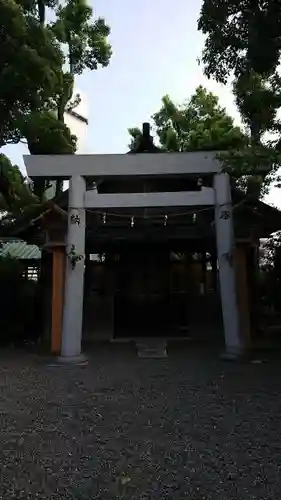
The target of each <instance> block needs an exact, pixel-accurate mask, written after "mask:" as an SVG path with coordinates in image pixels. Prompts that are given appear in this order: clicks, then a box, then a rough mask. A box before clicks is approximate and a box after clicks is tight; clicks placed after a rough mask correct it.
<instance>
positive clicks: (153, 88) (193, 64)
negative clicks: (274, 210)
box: [3, 0, 280, 203]
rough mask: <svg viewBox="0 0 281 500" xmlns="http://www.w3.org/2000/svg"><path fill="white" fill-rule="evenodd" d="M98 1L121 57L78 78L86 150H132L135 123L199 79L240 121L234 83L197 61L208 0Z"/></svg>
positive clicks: (185, 93)
mask: <svg viewBox="0 0 281 500" xmlns="http://www.w3.org/2000/svg"><path fill="white" fill-rule="evenodd" d="M90 3H91V4H92V6H93V8H94V15H95V16H96V17H97V16H101V17H104V18H105V19H106V21H107V23H108V24H109V25H110V27H111V36H110V41H111V44H112V48H113V57H112V60H111V62H110V64H109V66H108V67H107V68H104V69H100V70H98V71H95V72H87V73H84V74H83V75H82V76H80V77H78V78H77V80H76V86H77V88H78V89H79V91H80V92H81V94H82V96H83V100H84V103H83V108H86V114H87V116H88V118H89V127H88V133H87V140H86V141H85V140H84V141H83V143H84V146H83V150H81V151H79V152H83V153H125V152H126V151H127V145H128V143H129V136H128V133H127V128H128V127H132V126H140V125H141V124H142V122H144V121H150V117H151V114H152V113H153V112H155V111H157V110H158V109H159V107H160V104H161V97H162V96H163V95H165V94H169V95H170V96H171V97H172V98H173V99H174V100H175V101H176V102H179V103H181V102H182V101H184V100H185V99H188V98H189V96H190V95H191V94H192V92H193V91H194V90H195V88H196V87H197V86H198V85H204V86H206V87H207V88H208V89H209V90H211V91H213V92H214V93H216V94H217V95H218V96H219V99H220V104H221V105H223V106H225V107H226V108H227V111H228V112H229V113H230V114H231V115H232V116H233V117H234V119H235V121H236V123H239V115H238V113H237V111H236V109H235V105H234V102H233V97H232V94H231V91H230V89H229V87H222V86H220V85H218V84H217V83H215V82H212V81H208V80H207V79H206V78H205V77H204V76H203V73H202V69H201V68H200V67H199V66H198V63H197V58H198V57H199V56H200V54H201V50H202V48H203V41H204V39H203V36H202V35H201V33H199V32H198V31H197V19H198V16H199V11H200V6H201V0H192V2H191V1H188V0H175V2H174V3H171V2H170V0H141V1H140V0H139V1H136V0H130V1H129V0H119V1H117V0H95V1H94V2H93V1H92V0H90ZM74 132H75V131H74ZM3 152H5V153H6V154H7V155H8V156H9V157H10V158H11V160H12V161H14V162H15V163H17V164H19V165H20V166H21V167H22V166H23V162H22V154H24V153H25V152H26V151H25V148H24V146H22V145H18V146H9V147H6V148H4V151H3ZM278 191H279V190H277V193H278ZM277 193H276V192H275V190H274V193H271V196H270V201H271V202H274V203H278V198H279V197H280V195H279V193H278V196H277V198H276V195H277Z"/></svg>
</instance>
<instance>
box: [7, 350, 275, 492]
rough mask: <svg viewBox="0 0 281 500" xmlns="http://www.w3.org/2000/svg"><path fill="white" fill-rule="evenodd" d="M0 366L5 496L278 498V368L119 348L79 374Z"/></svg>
mask: <svg viewBox="0 0 281 500" xmlns="http://www.w3.org/2000/svg"><path fill="white" fill-rule="evenodd" d="M0 365H1V367H0V388H1V399H0V415H1V426H0V468H1V478H0V499H5V500H9V499H13V498H15V499H20V498H24V499H28V498H31V499H35V498H39V499H66V498H67V499H78V500H84V499H85V500H86V499H87V500H88V499H98V498H101V499H103V500H107V499H110V500H117V499H125V500H127V499H128V500H129V499H130V500H131V499H157V500H163V499H173V500H175V499H180V500H181V499H183V498H187V499H194V500H203V499H212V500H216V499H218V500H224V499H227V500H230V499H236V500H243V499H245V500H246V499H247V500H250V499H259V500H263V499H264V500H273V499H278V500H279V499H280V498H281V486H280V484H281V483H280V477H279V476H280V473H281V432H280V431H281V423H280V402H281V397H280V380H281V379H280V375H281V364H280V362H278V361H277V360H275V361H271V362H268V363H264V364H251V363H245V364H236V363H235V364H232V363H225V362H222V361H220V360H219V358H218V356H217V353H216V352H204V351H203V350H198V349H195V348H191V347H188V346H186V347H184V348H183V347H180V348H178V349H174V350H171V351H170V354H169V357H168V358H167V359H158V360H146V359H138V358H137V357H136V355H135V353H134V350H133V349H130V348H129V347H128V346H120V345H115V346H114V345H113V346H108V347H101V346H97V347H96V349H95V351H94V352H93V353H91V355H90V357H89V364H88V366H84V367H71V368H70V367H50V366H48V365H47V364H46V361H45V360H44V359H42V358H40V357H38V356H35V355H31V354H23V353H14V354H13V353H11V352H10V353H2V355H1V356H0Z"/></svg>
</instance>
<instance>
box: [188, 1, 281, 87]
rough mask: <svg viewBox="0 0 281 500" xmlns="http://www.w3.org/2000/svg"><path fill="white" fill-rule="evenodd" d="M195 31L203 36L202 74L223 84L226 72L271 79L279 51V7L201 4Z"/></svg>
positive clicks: (268, 4) (244, 3) (248, 3)
mask: <svg viewBox="0 0 281 500" xmlns="http://www.w3.org/2000/svg"><path fill="white" fill-rule="evenodd" d="M198 29H199V30H200V31H202V33H203V34H204V35H206V39H205V48H204V50H203V54H202V62H203V65H204V69H205V73H206V75H207V76H208V77H213V78H215V79H216V80H217V81H219V82H221V83H226V81H227V79H228V77H229V74H230V72H233V73H234V75H235V77H236V78H239V77H240V75H241V74H243V75H244V74H247V73H249V72H250V73H251V72H254V73H257V74H258V75H261V76H263V77H267V76H270V75H272V73H274V71H275V70H276V68H277V66H278V64H279V57H280V50H281V38H280V33H281V3H280V2H278V1H275V2H274V1H272V0H256V1H254V2H253V1H252V0H241V1H239V2H237V1H236V0H203V4H202V7H201V12H200V17H199V20H198Z"/></svg>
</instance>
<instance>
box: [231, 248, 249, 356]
mask: <svg viewBox="0 0 281 500" xmlns="http://www.w3.org/2000/svg"><path fill="white" fill-rule="evenodd" d="M247 250H248V248H247V245H245V244H243V243H236V246H235V250H234V267H235V276H236V297H237V306H238V313H239V331H240V336H241V342H242V344H243V346H244V348H245V349H248V348H250V346H251V314H250V313H251V311H250V310H251V305H250V295H249V282H248V272H247Z"/></svg>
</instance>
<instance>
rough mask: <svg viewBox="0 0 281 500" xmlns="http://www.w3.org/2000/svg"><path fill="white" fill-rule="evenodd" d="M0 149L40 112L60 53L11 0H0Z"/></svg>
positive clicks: (57, 72) (54, 81)
mask: <svg viewBox="0 0 281 500" xmlns="http://www.w3.org/2000/svg"><path fill="white" fill-rule="evenodd" d="M0 18H1V25H2V29H1V35H0V43H1V50H0V67H1V72H0V95H1V100H0V116H1V120H0V147H2V146H4V145H5V144H8V143H17V142H19V141H20V140H21V138H22V125H23V123H24V121H25V119H26V117H27V116H28V115H29V114H30V113H31V112H32V111H34V110H36V111H38V110H40V109H44V108H45V107H46V104H47V103H48V101H49V100H50V99H51V97H52V96H53V94H54V91H55V89H56V88H57V87H58V86H59V85H60V78H61V67H62V63H63V58H62V53H61V50H60V48H59V45H58V43H57V42H56V40H55V37H54V34H53V33H52V31H51V30H50V29H47V28H44V29H42V27H41V26H40V25H39V24H38V23H37V22H36V21H35V20H34V19H33V18H32V17H31V16H26V15H25V14H24V11H23V9H22V7H21V6H20V5H18V4H17V3H16V2H15V0H0Z"/></svg>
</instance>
